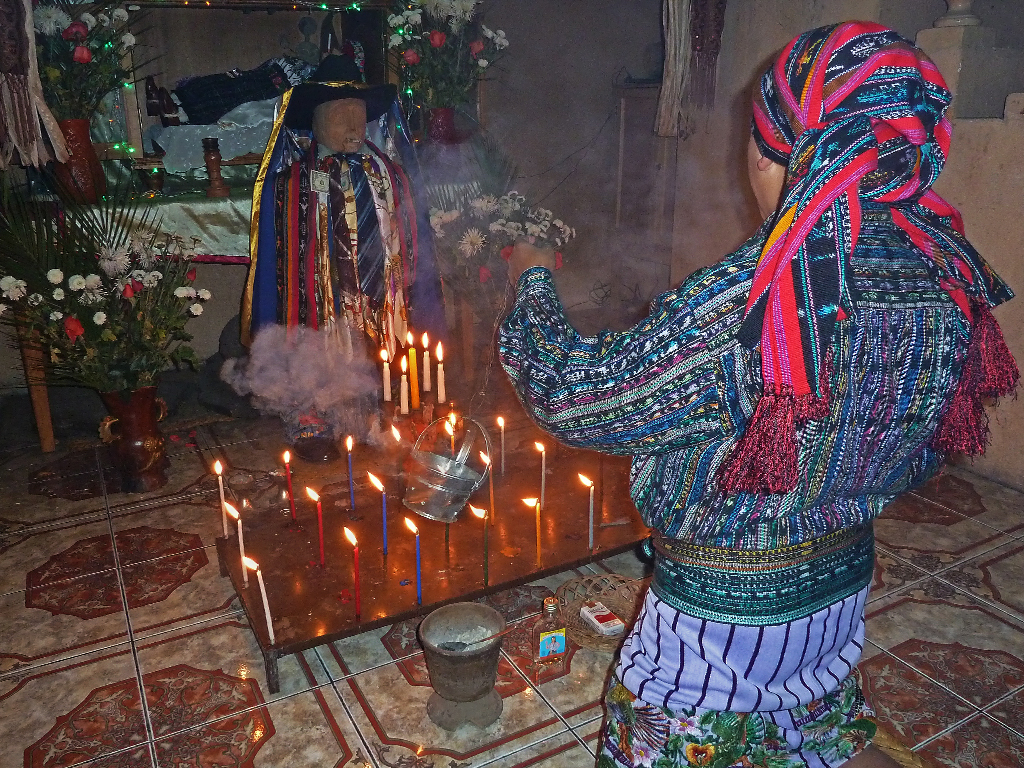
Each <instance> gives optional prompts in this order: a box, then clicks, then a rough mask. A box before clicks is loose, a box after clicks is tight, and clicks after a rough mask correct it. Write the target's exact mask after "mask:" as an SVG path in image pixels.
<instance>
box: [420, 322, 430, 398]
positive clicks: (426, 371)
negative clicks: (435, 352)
mask: <svg viewBox="0 0 1024 768" xmlns="http://www.w3.org/2000/svg"><path fill="white" fill-rule="evenodd" d="M420 341H421V342H423V391H424V392H429V391H430V347H428V346H427V345H428V344H429V343H430V339H429V338H427V334H425V333H424V334H423V338H422V339H420Z"/></svg>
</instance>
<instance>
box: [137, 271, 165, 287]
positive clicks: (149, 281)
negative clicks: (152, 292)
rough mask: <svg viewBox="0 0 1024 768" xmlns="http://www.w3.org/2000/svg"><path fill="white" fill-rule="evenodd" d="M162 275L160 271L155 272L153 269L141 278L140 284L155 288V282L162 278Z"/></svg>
mask: <svg viewBox="0 0 1024 768" xmlns="http://www.w3.org/2000/svg"><path fill="white" fill-rule="evenodd" d="M162 277H163V274H162V273H160V272H157V271H156V270H154V271H152V272H147V273H146V276H145V277H144V278H142V284H143V285H144V286H145V287H146V288H155V287H156V284H157V283H159V282H160V278H162Z"/></svg>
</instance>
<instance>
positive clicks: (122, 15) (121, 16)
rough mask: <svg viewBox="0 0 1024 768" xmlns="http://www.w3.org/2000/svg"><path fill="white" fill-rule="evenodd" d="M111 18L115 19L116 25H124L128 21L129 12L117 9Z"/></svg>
mask: <svg viewBox="0 0 1024 768" xmlns="http://www.w3.org/2000/svg"><path fill="white" fill-rule="evenodd" d="M111 16H113V17H114V23H115V24H124V23H125V22H126V21H128V11H126V10H125V9H124V8H115V9H114V12H113V13H112V14H111Z"/></svg>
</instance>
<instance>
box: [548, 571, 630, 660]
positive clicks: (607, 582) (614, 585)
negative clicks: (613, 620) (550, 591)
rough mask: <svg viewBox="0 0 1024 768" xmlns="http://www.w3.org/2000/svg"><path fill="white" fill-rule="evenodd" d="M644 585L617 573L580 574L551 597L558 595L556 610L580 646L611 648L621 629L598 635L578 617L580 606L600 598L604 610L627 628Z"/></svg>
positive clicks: (603, 649) (596, 648)
mask: <svg viewBox="0 0 1024 768" xmlns="http://www.w3.org/2000/svg"><path fill="white" fill-rule="evenodd" d="M646 588H647V580H646V579H642V580H638V579H627V578H626V577H625V576H619V575H618V574H617V573H606V574H603V575H601V576H583V577H580V578H578V579H570V580H569V581H567V582H565V584H563V585H562V586H560V587H559V588H558V590H557V591H556V592H555V597H557V598H558V606H559V611H560V612H561V615H562V618H563V620H564V621H565V629H566V631H567V632H568V634H569V638H570V639H571V640H573V642H575V643H576V644H577V645H579V646H581V647H583V648H592V649H594V650H599V651H614V650H615V649H616V648H618V646H619V644H620V643H621V642H622V639H623V637H625V632H621V633H619V634H617V635H602V634H601V633H600V632H598V631H597V630H595V629H592V628H591V626H590V625H589V624H587V623H586V621H585V620H584V619H583V618H582V617H581V616H580V608H582V607H583V604H584V603H585V602H587V601H588V600H600V601H601V602H602V603H604V605H605V607H606V608H608V610H610V611H611V612H612V613H614V614H615V615H616V616H618V617H619V618H620V619H622V623H623V624H625V625H626V631H628V630H629V627H630V626H631V625H632V624H633V620H634V619H635V618H636V615H637V613H639V612H640V605H641V603H642V602H643V594H644V592H645V591H646Z"/></svg>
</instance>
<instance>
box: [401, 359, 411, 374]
mask: <svg viewBox="0 0 1024 768" xmlns="http://www.w3.org/2000/svg"><path fill="white" fill-rule="evenodd" d="M408 369H409V362H408V361H407V360H406V359H405V358H404V357H403V358H402V373H405V372H406V371H407V370H408Z"/></svg>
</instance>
